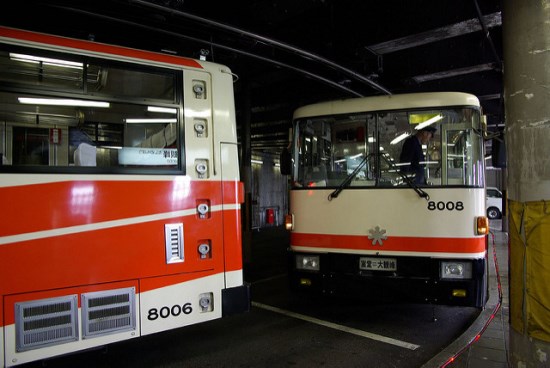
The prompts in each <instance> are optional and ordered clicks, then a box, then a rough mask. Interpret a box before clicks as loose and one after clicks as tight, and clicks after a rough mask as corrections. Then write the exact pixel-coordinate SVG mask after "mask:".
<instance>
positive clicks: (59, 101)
mask: <svg viewBox="0 0 550 368" xmlns="http://www.w3.org/2000/svg"><path fill="white" fill-rule="evenodd" d="M17 99H18V100H19V103H22V104H27V105H53V106H85V107H110V106H111V104H110V103H109V102H103V101H91V100H73V99H63V98H33V97H18V98H17Z"/></svg>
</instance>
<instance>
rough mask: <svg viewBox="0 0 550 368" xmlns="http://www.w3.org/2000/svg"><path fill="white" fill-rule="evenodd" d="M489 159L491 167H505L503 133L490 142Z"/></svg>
mask: <svg viewBox="0 0 550 368" xmlns="http://www.w3.org/2000/svg"><path fill="white" fill-rule="evenodd" d="M491 159H492V164H493V167H501V168H502V167H506V143H505V140H504V133H503V132H501V134H499V136H497V137H495V138H493V139H492V141H491Z"/></svg>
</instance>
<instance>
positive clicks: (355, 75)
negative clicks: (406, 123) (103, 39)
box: [129, 0, 392, 95]
mask: <svg viewBox="0 0 550 368" xmlns="http://www.w3.org/2000/svg"><path fill="white" fill-rule="evenodd" d="M129 1H130V3H136V4H140V5H143V6H146V7H150V8H154V9H156V10H160V11H164V12H168V13H171V14H175V15H177V16H180V17H184V18H188V19H191V20H194V21H196V22H200V23H205V24H208V25H210V26H214V27H218V28H221V29H224V30H227V31H231V32H234V33H238V34H240V35H243V36H248V37H250V38H252V39H255V40H258V41H261V42H265V43H267V44H269V45H271V46H276V47H279V48H281V49H284V50H287V51H292V52H294V53H296V54H299V55H301V56H303V57H305V58H306V59H313V60H315V61H318V62H321V63H323V64H326V65H328V66H330V67H332V68H334V69H336V70H338V71H341V72H343V73H345V74H347V75H349V76H351V77H353V78H355V79H357V80H359V81H361V82H365V83H367V84H368V85H369V86H371V87H372V88H374V89H376V90H378V91H380V92H384V93H385V94H387V95H391V94H392V93H391V92H390V91H389V90H388V89H387V88H385V87H383V86H381V85H379V84H378V83H376V82H374V81H372V80H370V79H369V78H367V77H365V76H363V75H361V74H359V73H357V72H355V71H353V70H351V69H348V68H346V67H343V66H341V65H339V64H336V63H335V62H333V61H331V60H328V59H326V58H324V57H322V56H319V55H316V54H314V53H311V52H309V51H304V50H301V49H299V48H297V47H294V46H292V45H289V44H287V43H284V42H281V41H277V40H274V39H271V38H268V37H265V36H261V35H259V34H256V33H253V32H249V31H245V30H244V29H240V28H237V27H234V26H230V25H227V24H224V23H220V22H216V21H213V20H210V19H206V18H203V17H199V16H197V15H193V14H189V13H185V12H182V11H179V10H175V9H172V8H168V7H165V6H162V5H157V4H152V3H150V2H147V1H143V0H129Z"/></svg>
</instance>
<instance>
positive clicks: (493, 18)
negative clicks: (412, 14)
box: [366, 12, 502, 55]
mask: <svg viewBox="0 0 550 368" xmlns="http://www.w3.org/2000/svg"><path fill="white" fill-rule="evenodd" d="M480 22H482V23H481V24H483V25H484V26H483V27H485V28H491V27H498V26H501V25H502V17H501V13H500V12H496V13H493V14H489V15H485V16H483V17H482V18H479V19H478V18H474V19H469V20H466V21H464V22H459V23H455V24H452V25H450V26H447V27H441V28H436V29H432V30H430V31H426V32H421V33H417V34H414V35H410V36H406V37H401V38H396V39H394V40H390V41H386V42H381V43H377V44H375V45H370V46H366V48H367V49H368V50H369V51H371V52H373V53H375V54H377V55H385V54H389V53H391V52H396V51H400V50H405V49H410V48H413V47H418V46H422V45H426V44H429V43H432V42H437V41H441V40H445V39H447V38H452V37H457V36H462V35H465V34H468V33H473V32H479V31H481V30H482V29H483V27H482V25H481V24H480Z"/></svg>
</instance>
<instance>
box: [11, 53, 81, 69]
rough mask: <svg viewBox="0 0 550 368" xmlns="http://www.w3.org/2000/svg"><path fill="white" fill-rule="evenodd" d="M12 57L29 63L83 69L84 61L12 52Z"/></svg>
mask: <svg viewBox="0 0 550 368" xmlns="http://www.w3.org/2000/svg"><path fill="white" fill-rule="evenodd" d="M10 59H12V60H16V61H24V62H27V63H43V64H47V65H55V66H61V67H64V68H74V69H82V63H77V62H75V61H68V60H61V59H50V58H45V57H40V56H33V55H25V54H16V53H10Z"/></svg>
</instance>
